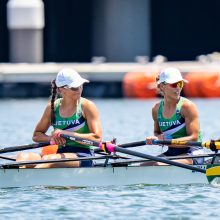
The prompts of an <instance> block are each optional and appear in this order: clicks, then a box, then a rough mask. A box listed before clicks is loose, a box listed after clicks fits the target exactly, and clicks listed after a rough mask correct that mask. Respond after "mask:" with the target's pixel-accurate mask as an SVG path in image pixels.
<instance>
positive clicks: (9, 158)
mask: <svg viewBox="0 0 220 220" xmlns="http://www.w3.org/2000/svg"><path fill="white" fill-rule="evenodd" d="M0 158H1V159H4V160H12V161H15V160H16V159H14V158H11V157H4V156H0Z"/></svg>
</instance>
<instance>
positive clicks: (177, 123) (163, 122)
mask: <svg viewBox="0 0 220 220" xmlns="http://www.w3.org/2000/svg"><path fill="white" fill-rule="evenodd" d="M173 125H181V123H180V122H179V120H176V121H159V126H160V127H166V126H169V127H170V126H173Z"/></svg>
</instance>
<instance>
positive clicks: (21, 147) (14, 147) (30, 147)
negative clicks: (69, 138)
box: [0, 142, 52, 154]
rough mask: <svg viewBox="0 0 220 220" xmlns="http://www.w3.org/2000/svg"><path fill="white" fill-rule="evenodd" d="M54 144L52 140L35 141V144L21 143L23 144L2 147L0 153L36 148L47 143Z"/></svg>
mask: <svg viewBox="0 0 220 220" xmlns="http://www.w3.org/2000/svg"><path fill="white" fill-rule="evenodd" d="M50 144H52V143H51V142H42V143H33V144H27V145H21V146H13V147H4V148H2V147H1V148H0V154H3V153H8V152H15V151H21V150H29V149H35V148H40V147H44V146H47V145H50Z"/></svg>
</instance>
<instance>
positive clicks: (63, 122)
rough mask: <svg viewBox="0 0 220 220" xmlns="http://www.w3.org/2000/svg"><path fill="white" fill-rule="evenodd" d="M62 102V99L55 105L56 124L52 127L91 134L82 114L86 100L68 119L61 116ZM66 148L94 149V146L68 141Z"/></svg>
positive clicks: (81, 101) (80, 102) (82, 99)
mask: <svg viewBox="0 0 220 220" xmlns="http://www.w3.org/2000/svg"><path fill="white" fill-rule="evenodd" d="M61 101H62V98H59V99H57V100H56V101H55V104H54V110H55V123H54V124H53V125H52V126H53V127H54V129H55V128H57V129H61V130H66V131H74V132H77V133H81V134H85V133H90V131H89V127H88V124H87V121H86V119H85V118H84V117H83V114H82V104H83V101H84V98H81V99H80V101H79V104H78V105H77V108H76V112H75V113H74V114H73V115H71V116H70V117H66V118H64V117H62V116H61V115H60V104H61ZM66 146H73V147H82V148H88V149H92V146H86V145H83V144H80V143H77V142H75V141H72V140H67V141H66ZM60 147H62V146H59V148H60Z"/></svg>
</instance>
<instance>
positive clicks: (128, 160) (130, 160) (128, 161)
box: [111, 153, 220, 165]
mask: <svg viewBox="0 0 220 220" xmlns="http://www.w3.org/2000/svg"><path fill="white" fill-rule="evenodd" d="M214 156H220V153H217V154H198V155H180V156H166V157H165V158H166V159H167V160H180V159H193V158H201V157H214ZM120 159H124V158H120ZM150 161H153V160H149V159H127V160H120V161H115V162H111V164H112V165H117V164H131V163H143V162H150Z"/></svg>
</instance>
